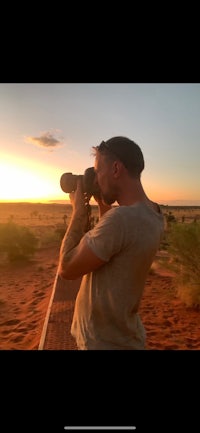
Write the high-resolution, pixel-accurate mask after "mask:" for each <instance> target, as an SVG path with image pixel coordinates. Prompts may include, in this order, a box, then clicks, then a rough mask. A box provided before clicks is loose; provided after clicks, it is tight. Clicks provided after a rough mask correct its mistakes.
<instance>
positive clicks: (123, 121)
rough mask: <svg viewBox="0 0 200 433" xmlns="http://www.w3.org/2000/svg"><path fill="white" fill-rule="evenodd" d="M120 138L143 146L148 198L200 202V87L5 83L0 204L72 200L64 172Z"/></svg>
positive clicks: (0, 99) (79, 170) (1, 88)
mask: <svg viewBox="0 0 200 433" xmlns="http://www.w3.org/2000/svg"><path fill="white" fill-rule="evenodd" d="M116 135H123V136H126V137H129V138H131V139H133V140H134V141H135V142H136V143H137V144H138V145H139V146H140V147H141V149H142V151H143V154H144V158H145V170H144V172H143V173H142V184H143V186H144V189H145V191H146V193H147V195H148V196H149V198H150V199H151V200H155V201H157V202H159V203H161V204H169V205H170V204H180V205H183V204H186V205H200V175H199V171H200V169H199V167H200V84H199V83H197V84H195V83H194V84H193V83H185V84H184V83H163V84H162V83H158V84H156V83H149V84H148V83H141V84H139V83H119V84H117V83H113V84H112V83H80V84H79V83H58V84H56V83H47V84H46V83H41V84H39V83H30V84H28V83H26V84H23V83H17V84H14V83H8V84H6V83H0V201H40V202H42V201H46V200H47V201H48V200H53V201H54V200H65V199H68V195H66V194H65V193H64V192H63V191H62V190H61V188H60V177H61V175H62V173H64V172H72V173H74V174H83V172H84V170H85V169H86V168H87V167H90V166H92V165H93V163H94V158H93V156H92V153H91V149H92V146H96V145H98V144H100V142H101V141H102V140H107V139H109V138H111V137H113V136H116Z"/></svg>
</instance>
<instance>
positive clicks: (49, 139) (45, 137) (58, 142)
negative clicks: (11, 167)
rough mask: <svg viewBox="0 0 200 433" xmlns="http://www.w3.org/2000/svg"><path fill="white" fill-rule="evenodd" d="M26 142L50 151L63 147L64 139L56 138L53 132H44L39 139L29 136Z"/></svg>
mask: <svg viewBox="0 0 200 433" xmlns="http://www.w3.org/2000/svg"><path fill="white" fill-rule="evenodd" d="M25 141H26V142H28V143H32V144H34V145H35V146H39V147H43V148H46V149H49V150H53V149H55V148H58V147H61V146H62V144H63V142H62V139H60V138H59V139H58V138H56V136H55V133H51V132H44V133H42V134H41V135H40V136H39V137H31V136H27V137H25Z"/></svg>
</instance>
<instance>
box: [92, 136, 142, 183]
mask: <svg viewBox="0 0 200 433" xmlns="http://www.w3.org/2000/svg"><path fill="white" fill-rule="evenodd" d="M93 149H94V150H95V151H97V152H99V153H101V154H105V155H108V156H115V157H117V159H119V160H120V161H121V162H122V163H123V164H124V166H125V167H126V169H127V170H128V172H129V174H131V175H132V176H134V177H139V176H140V174H141V172H142V170H143V169H144V157H143V154H142V151H141V149H140V147H139V146H138V144H136V143H135V142H134V141H133V140H130V139H129V138H127V137H122V136H118V137H113V138H110V139H109V140H107V141H102V142H101V143H100V144H99V146H94V147H93Z"/></svg>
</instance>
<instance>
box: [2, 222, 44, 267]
mask: <svg viewBox="0 0 200 433" xmlns="http://www.w3.org/2000/svg"><path fill="white" fill-rule="evenodd" d="M36 246H37V238H36V237H35V236H34V234H33V233H31V232H30V230H29V229H28V228H27V227H24V226H19V225H17V224H15V223H14V222H13V221H9V222H8V223H6V224H1V225H0V251H1V252H6V253H7V256H8V259H9V261H15V260H19V259H28V258H29V257H30V256H31V255H32V254H34V252H35V250H36Z"/></svg>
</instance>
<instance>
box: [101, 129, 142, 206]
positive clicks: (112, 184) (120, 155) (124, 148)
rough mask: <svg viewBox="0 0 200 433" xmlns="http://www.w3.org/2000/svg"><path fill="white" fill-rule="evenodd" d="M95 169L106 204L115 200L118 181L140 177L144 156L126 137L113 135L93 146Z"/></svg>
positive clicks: (118, 186)
mask: <svg viewBox="0 0 200 433" xmlns="http://www.w3.org/2000/svg"><path fill="white" fill-rule="evenodd" d="M93 150H94V152H95V156H96V158H95V171H96V176H97V181H98V184H99V186H100V189H101V192H102V197H103V199H104V201H105V202H106V203H107V204H112V203H114V201H115V200H117V195H118V191H119V188H120V186H121V184H120V182H123V181H124V179H125V178H130V179H138V180H139V179H140V175H141V172H142V170H143V169H144V158H143V154H142V151H141V149H140V147H139V146H138V145H137V144H136V143H135V142H134V141H132V140H130V139H129V138H127V137H121V136H118V137H113V138H110V139H109V140H107V141H102V142H101V144H100V145H99V146H95V147H93Z"/></svg>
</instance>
